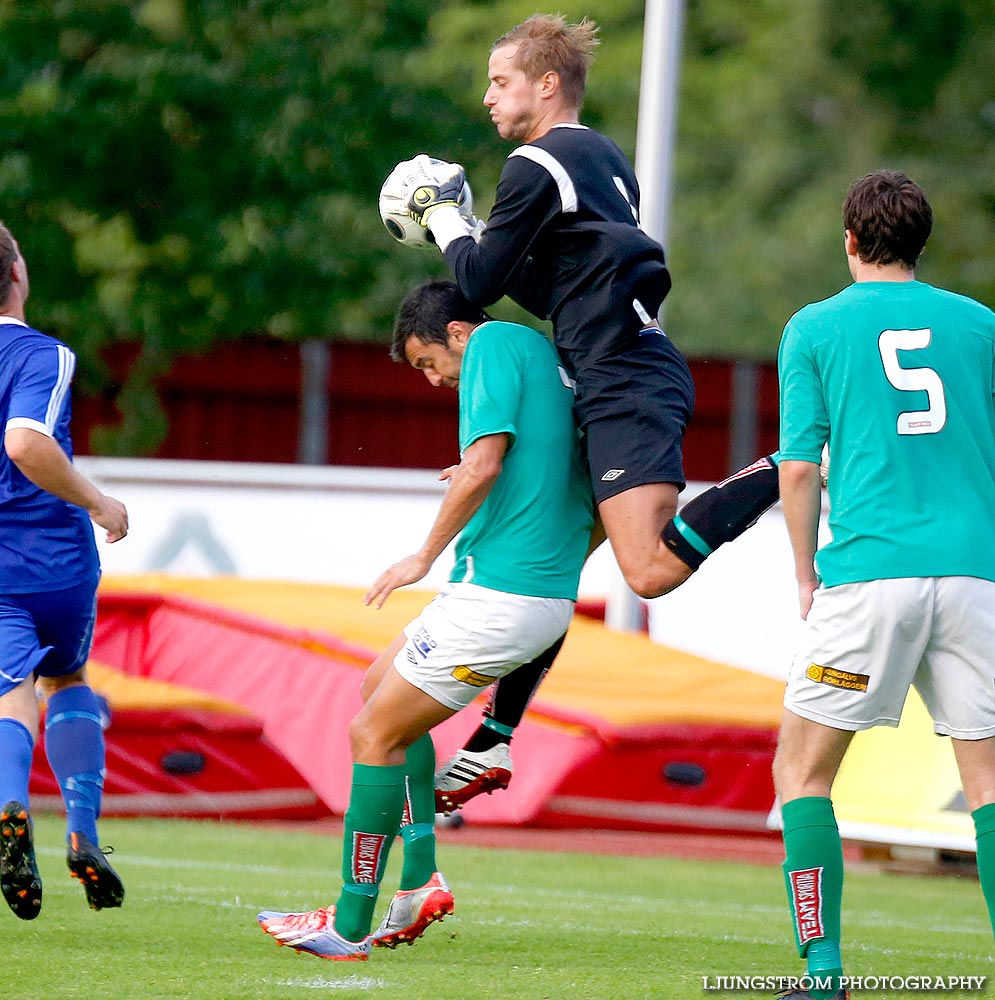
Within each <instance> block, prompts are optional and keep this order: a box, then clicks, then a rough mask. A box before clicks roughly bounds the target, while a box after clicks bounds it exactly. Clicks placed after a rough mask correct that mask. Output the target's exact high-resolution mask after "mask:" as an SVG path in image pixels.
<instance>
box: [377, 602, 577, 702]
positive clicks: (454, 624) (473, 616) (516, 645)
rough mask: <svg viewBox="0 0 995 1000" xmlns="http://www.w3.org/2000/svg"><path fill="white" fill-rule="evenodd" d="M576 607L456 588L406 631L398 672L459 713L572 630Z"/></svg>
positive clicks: (430, 607)
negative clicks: (495, 683)
mask: <svg viewBox="0 0 995 1000" xmlns="http://www.w3.org/2000/svg"><path fill="white" fill-rule="evenodd" d="M573 612H574V602H573V601H570V600H567V599H566V598H555V597H523V596H521V595H520V594H506V593H504V592H502V591H500V590H490V589H489V588H487V587H478V586H477V585H476V584H474V583H454V584H450V585H449V587H448V588H447V589H446V590H444V591H443V592H442V593H441V594H439V596H438V597H436V598H434V599H433V600H432V602H431V603H430V604H429V605H428V606H427V607H426V608H425V610H424V611H423V612H422V613H421V615H419V616H418V617H417V618H416V619H415V620H414V621H413V622H411V623H410V624H409V625H408V626H407V627H406V628H405V629H404V634H405V636H407V640H408V641H407V642H406V643H405V644H404V645H403V646H402V647H401V651H400V652H399V653H398V654H397V656H396V657H395V658H394V667H395V669H396V670H397V672H398V673H399V674H400V675H401V676H402V677H403V678H404V679H405V680H406V681H408V682H409V683H410V684H414V686H415V687H416V688H418V689H419V690H421V691H424V692H425V694H427V695H429V696H430V697H432V698H434V699H435V700H436V701H437V702H439V703H440V704H442V705H445V706H446V707H447V708H451V709H453V710H454V711H457V712H458V711H459V710H460V709H461V708H465V707H466V706H467V705H469V704H470V702H471V701H473V699H474V698H475V697H476V696H477V695H478V694H480V692H481V691H482V690H483V689H484V688H485V687H487V686H489V685H490V684H492V683H493V682H494V681H496V680H498V679H499V678H501V677H504V676H505V674H510V673H511V672H512V670H514V669H515V668H516V667H520V666H521V665H522V664H523V663H528V662H529V661H530V660H534V659H535V658H536V657H537V656H538V655H539V654H540V653H541V652H543V651H544V650H545V649H548V648H549V647H550V646H551V645H552V644H553V643H554V642H555V641H556V640H557V639H559V637H560V636H561V635H563V633H564V632H566V630H567V626H568V625H569V624H570V619H571V617H572V616H573Z"/></svg>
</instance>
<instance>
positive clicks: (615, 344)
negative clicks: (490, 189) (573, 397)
mask: <svg viewBox="0 0 995 1000" xmlns="http://www.w3.org/2000/svg"><path fill="white" fill-rule="evenodd" d="M638 207H639V187H638V184H637V182H636V175H635V173H634V171H633V169H632V167H631V165H630V164H629V161H628V160H627V159H626V157H625V154H624V153H623V152H622V151H621V150H620V149H619V148H618V146H617V145H616V144H615V143H614V142H612V140H611V139H609V138H607V136H604V135H601V134H600V133H599V132H595V131H594V130H593V129H589V128H587V127H585V126H583V125H557V126H554V127H553V128H552V129H551V130H550V131H549V132H547V133H546V134H545V135H544V136H542V137H541V138H539V139H536V140H535V142H530V143H526V144H525V145H523V146H519V147H518V148H517V149H515V150H514V151H513V152H512V153H511V155H510V156H509V157H508V159H507V161H506V162H505V165H504V168H503V170H502V171H501V179H500V181H499V182H498V188H497V197H496V201H495V204H494V209H493V211H492V212H491V214H490V217H489V218H488V220H487V228H486V229H485V230H484V233H483V236H482V237H481V239H480V242H479V243H475V242H474V241H473V240H472V239H470V238H465V239H457V240H453V242H452V243H450V244H449V246H448V247H447V248H446V252H445V256H446V261H447V263H448V265H449V267H450V269H451V270H452V272H453V275H454V277H455V279H456V283H457V284H458V286H459V288H460V291H462V293H463V294H464V295H465V296H466V297H467V298H468V299H470V301H472V302H474V303H476V304H478V305H480V306H488V305H490V304H491V303H493V302H495V301H497V299H499V298H500V297H501V296H502V295H508V296H510V297H511V298H512V299H514V300H515V301H516V302H517V303H518V304H519V305H521V306H522V307H523V308H525V309H527V310H528V311H529V312H530V313H532V314H533V315H534V316H538V317H539V318H540V319H549V320H552V323H553V339H554V341H555V343H556V346H557V348H558V349H559V352H560V355H561V357H562V358H563V360H564V362H565V363H566V364H567V366H568V367H569V368H570V369H571V371H572V372H573V373H577V372H579V371H582V370H583V369H585V368H587V367H589V366H590V365H593V364H597V363H598V362H599V361H602V360H604V359H605V358H609V357H613V356H615V355H618V354H620V353H623V352H625V351H628V350H630V349H632V348H634V347H635V346H636V345H637V343H638V333H639V330H640V328H641V327H642V326H644V325H645V324H646V322H648V321H649V320H651V319H655V318H656V314H657V310H658V309H659V308H660V304H661V303H662V302H663V299H664V297H665V296H666V294H667V292H668V291H669V290H670V274H669V272H668V271H667V267H666V264H665V263H664V256H663V248H662V247H661V246H660V244H659V243H657V242H656V241H655V240H653V239H651V238H650V237H649V236H647V235H646V234H645V233H644V232H643V231H642V230H641V229H640V228H639V223H638Z"/></svg>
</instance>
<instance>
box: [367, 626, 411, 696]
mask: <svg viewBox="0 0 995 1000" xmlns="http://www.w3.org/2000/svg"><path fill="white" fill-rule="evenodd" d="M405 641H406V639H405V635H404V633H403V632H402V633H401V634H400V635H399V636H398V637H397V638H396V639H394V640H393V641H392V642H391V644H390V645H389V646H388V647H387V648H386V649H385V650H384V651H383V652H382V653H381V654H380V655H379V656H378V657H377V658H376V659H375V660H374V661H373V662H372V663H371V664H370V665H369V667H367V669H366V673H365V674H364V675H363V683H362V686H361V687H360V689H359V690H360V694H361V695H362V696H363V701H364V702H365V701H369V700H370V696H371V695H372V694H373V692H374V691H376V689H377V685H378V684H379V683H380V681H381V680H382V679H383V675H384V674H385V673H386V672H387V670H388V668H389V667H391V666H392V664H393V663H394V659H395V657H396V656H397V654H398V653H399V652H400V651H401V649H402V648H403V646H404V643H405Z"/></svg>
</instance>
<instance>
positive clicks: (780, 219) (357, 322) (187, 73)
mask: <svg viewBox="0 0 995 1000" xmlns="http://www.w3.org/2000/svg"><path fill="white" fill-rule="evenodd" d="M534 9H535V8H534V4H533V3H532V2H531V0H529V2H527V3H524V2H520V0H493V2H489V3H482V2H478V0H340V2H335V3H330V2H328V0H280V2H276V0H240V2H235V3H233V2H231V0H143V2H139V3H135V2H130V0H129V2H124V0H86V2H83V0H59V2H52V0H49V2H40V3H33V4H16V3H14V2H13V0H0V30H2V31H3V35H4V49H5V52H4V55H5V58H4V61H3V63H2V65H0V81H2V89H0V95H2V96H0V134H2V136H3V143H2V146H0V217H2V218H3V219H4V220H5V221H6V222H7V224H8V225H9V226H10V227H11V229H12V230H13V231H14V233H15V235H17V236H18V237H19V239H20V241H21V244H22V247H23V249H24V252H25V256H26V258H27V259H28V262H29V265H30V266H31V267H32V281H33V288H34V294H33V302H32V305H31V316H32V319H33V320H34V322H35V323H36V324H37V325H39V326H41V327H43V328H45V329H50V330H51V331H52V332H53V333H56V334H58V335H60V336H63V337H65V338H66V339H67V340H69V341H70V342H71V343H72V344H73V345H74V347H75V348H76V349H77V352H78V354H79V356H80V360H81V382H82V386H83V388H84V390H86V389H89V390H91V391H97V390H99V389H100V388H101V386H102V385H103V384H104V383H106V381H107V379H108V374H107V372H106V371H104V370H103V368H102V364H101V360H100V358H101V350H102V348H103V347H104V346H106V345H107V344H109V343H111V342H114V341H135V342H137V343H139V344H140V345H141V350H140V352H139V355H138V360H137V362H136V363H135V365H134V367H133V369H132V371H131V373H130V375H129V379H128V382H127V384H126V386H125V389H124V391H123V392H122V394H121V397H120V400H119V402H120V404H121V408H122V410H123V411H124V413H125V417H126V422H125V428H124V431H123V432H122V433H120V434H119V435H118V438H117V440H116V443H115V444H114V447H115V449H116V450H120V451H126V452H127V451H141V450H147V449H148V448H149V447H150V446H152V445H154V443H155V438H156V433H157V430H156V427H155V408H154V407H151V406H149V400H148V392H147V387H148V384H149V382H150V379H151V378H152V377H153V376H154V375H155V374H156V373H157V372H159V371H161V370H163V369H164V368H165V367H167V366H168V364H169V360H170V358H171V356H172V355H174V354H175V353H177V352H189V351H197V350H200V349H203V348H204V347H206V346H207V345H209V344H211V343H212V342H214V341H217V340H219V339H222V338H232V337H239V336H242V335H245V334H249V333H253V334H258V333H261V332H268V333H270V334H273V335H276V336H280V337H286V338H288V339H299V338H305V337H328V336H347V337H383V336H385V335H386V332H387V330H388V329H389V325H390V320H391V316H392V313H393V310H394V308H395V306H396V303H397V301H398V299H399V298H400V296H401V295H402V294H403V292H404V291H405V290H406V289H407V288H408V287H410V285H411V284H413V283H414V282H416V281H418V280H420V279H423V278H425V277H428V276H437V275H441V274H443V273H444V268H443V266H442V262H441V260H440V259H439V257H438V255H437V254H435V253H434V252H433V253H415V252H412V251H406V250H404V249H402V248H398V247H396V246H395V245H394V244H393V243H392V242H391V241H390V239H389V238H388V237H387V236H386V234H385V233H384V232H383V230H382V227H381V225H380V222H379V219H378V218H377V213H376V196H377V192H378V190H379V186H380V183H381V181H382V179H383V177H384V176H386V174H387V172H388V171H389V170H390V168H391V167H392V166H393V164H394V163H395V162H396V161H397V160H399V159H402V158H406V157H408V156H411V155H413V154H414V153H416V152H419V151H429V152H433V153H436V154H437V155H441V156H445V157H447V158H451V159H458V160H460V161H461V162H463V163H464V164H465V165H466V166H467V168H468V171H469V175H470V178H471V181H472V182H473V185H474V190H475V193H476V195H477V202H478V206H479V207H480V208H482V209H483V210H484V211H485V212H486V209H487V208H488V207H489V204H490V199H491V198H492V197H493V189H494V185H495V183H496V180H497V176H498V173H499V171H500V168H501V165H502V163H503V160H504V157H505V156H506V155H507V152H508V148H507V147H506V146H505V145H504V144H503V143H502V142H501V141H500V140H499V139H498V138H497V136H496V135H495V134H494V133H493V130H492V129H491V127H490V125H489V123H488V120H487V116H486V113H485V111H484V109H483V108H482V107H481V104H480V99H481V96H482V94H483V91H484V89H485V87H486V61H487V53H488V49H489V47H490V44H491V42H492V41H493V40H494V39H495V38H497V37H498V36H499V35H501V34H502V33H503V32H504V31H505V30H506V29H507V28H508V27H510V26H511V25H513V24H515V23H517V22H518V21H520V20H522V19H523V18H525V17H527V16H528V15H529V14H531V13H532V12H533V10H534ZM557 9H558V10H561V11H562V12H563V13H564V14H565V15H567V16H568V17H571V18H577V17H580V16H583V15H585V14H593V15H594V16H596V18H597V19H598V21H599V23H600V24H601V26H602V46H601V49H600V51H599V55H598V58H597V61H596V63H595V65H594V68H593V70H592V72H591V75H590V79H589V87H588V99H587V103H586V106H585V112H584V120H585V121H586V122H588V123H589V124H591V125H593V126H595V127H597V128H600V129H603V130H604V131H606V132H608V133H609V134H611V135H612V136H613V137H614V138H615V139H616V140H617V141H618V142H619V143H620V145H622V147H623V149H625V150H626V151H627V152H628V153H630V155H631V154H634V145H635V135H636V120H637V111H638V98H639V94H638V88H639V68H640V61H641V58H642V27H643V15H644V9H643V4H642V3H641V2H638V0H603V2H602V3H601V4H599V5H598V9H597V10H593V9H590V8H589V7H587V6H582V5H581V4H579V3H573V2H571V3H567V4H560V5H557ZM991 13H992V11H991V8H990V4H988V3H977V2H970V0H934V2H932V3H929V4H922V3H918V2H916V0H756V2H754V3H750V4H742V3H740V2H738V0H707V2H705V0H688V3H687V10H686V23H685V36H684V55H683V62H682V68H681V85H680V105H679V130H678V148H677V163H676V185H675V191H674V204H673V211H672V215H671V217H672V220H673V221H672V232H671V233H670V235H669V238H668V241H667V242H668V247H667V251H668V256H669V258H670V261H671V264H672V268H673V271H674V277H675V288H674V291H673V292H672V293H671V296H670V298H669V299H668V303H667V325H668V327H669V329H670V331H671V333H672V335H673V336H674V337H675V339H676V340H677V342H678V343H679V344H680V345H681V346H682V347H683V348H684V349H685V350H686V351H687V352H688V353H689V354H693V355H702V354H721V355H727V356H740V357H757V358H764V357H770V356H772V355H773V353H774V351H775V349H776V345H777V341H778V337H779V334H780V330H781V328H782V327H783V324H784V322H785V320H786V319H787V318H788V316H789V315H790V314H791V313H792V312H793V311H794V310H795V309H796V308H798V307H799V306H800V305H801V304H803V303H804V302H807V301H809V300H812V299H815V298H820V297H823V296H825V295H829V294H832V293H833V292H834V291H836V290H837V289H838V288H839V287H841V286H842V285H843V284H845V282H846V280H847V275H846V269H845V264H844V261H843V256H842V252H841V241H842V233H841V223H840V219H839V205H840V202H841V200H842V197H843V194H844V192H845V190H846V188H847V186H848V184H849V183H850V182H851V181H852V180H853V179H854V178H855V177H857V176H859V175H861V174H862V173H865V172H867V171H868V170H870V169H874V168H876V167H878V166H884V165H887V166H893V167H896V168H899V169H904V170H906V171H907V172H908V173H910V174H911V175H912V176H913V177H915V178H916V179H917V180H919V181H920V182H921V183H922V184H923V186H924V187H925V188H926V190H927V193H928V194H929V195H930V198H931V201H932V202H933V205H934V209H935V212H936V216H937V224H936V229H935V232H934V236H933V239H932V241H931V244H930V248H929V250H928V253H927V255H926V257H925V258H924V262H923V266H922V270H921V276H922V277H923V278H924V279H925V280H929V281H935V282H937V283H941V284H946V285H948V286H950V287H953V288H955V289H957V290H960V291H963V292H965V293H967V294H970V295H973V296H975V297H977V298H980V299H982V300H984V301H987V302H989V303H991V302H993V301H995V259H993V258H995V141H993V140H995V103H993V101H992V95H991V87H990V62H991V52H992V51H995V18H993V17H992V16H991ZM642 183H643V184H644V185H646V184H647V183H652V178H642ZM499 312H502V314H503V315H511V316H514V315H516V314H515V313H514V312H513V311H509V310H507V309H506V308H503V307H502V308H501V309H499ZM159 431H161V428H159Z"/></svg>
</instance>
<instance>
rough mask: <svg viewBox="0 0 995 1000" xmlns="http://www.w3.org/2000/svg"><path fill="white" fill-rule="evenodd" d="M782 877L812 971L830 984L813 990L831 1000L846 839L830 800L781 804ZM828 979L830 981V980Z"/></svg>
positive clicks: (818, 998)
mask: <svg viewBox="0 0 995 1000" xmlns="http://www.w3.org/2000/svg"><path fill="white" fill-rule="evenodd" d="M781 816H782V818H783V820H784V854H785V860H784V881H785V886H786V888H787V890H788V902H789V904H790V906H791V917H792V923H793V925H794V929H795V944H796V945H797V946H798V954H799V955H801V956H802V957H803V958H807V959H808V975H809V976H812V977H814V978H816V979H817V980H819V981H820V983H819V985H820V986H823V985H824V986H826V987H827V988H826V989H815V988H814V987H813V988H811V989H810V990H809V992H810V993H811V995H812V996H813V997H814V998H815V1000H827V998H829V997H832V996H833V995H834V994H835V993H837V992H838V991H839V989H840V978H841V977H842V975H843V961H842V959H841V957H840V936H841V935H840V910H841V908H842V905H843V843H842V841H841V840H840V834H839V828H838V827H837V826H836V815H835V814H834V812H833V803H832V801H831V800H830V799H827V798H821V797H815V796H812V797H808V798H803V799H794V800H793V801H791V802H786V803H785V804H784V805H783V806H781ZM827 980H828V982H827Z"/></svg>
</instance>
